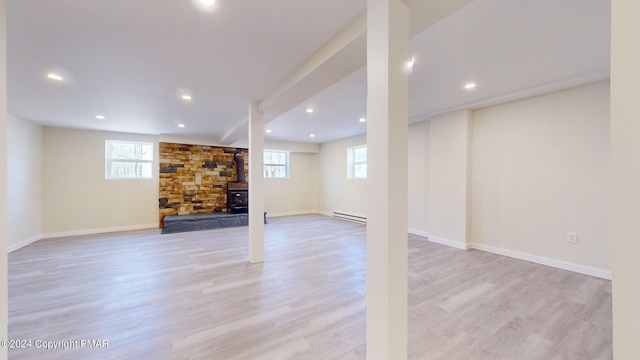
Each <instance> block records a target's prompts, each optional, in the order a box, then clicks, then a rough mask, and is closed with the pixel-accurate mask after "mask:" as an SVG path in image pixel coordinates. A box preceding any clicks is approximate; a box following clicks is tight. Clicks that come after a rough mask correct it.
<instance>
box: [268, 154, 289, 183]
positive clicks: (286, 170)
mask: <svg viewBox="0 0 640 360" xmlns="http://www.w3.org/2000/svg"><path fill="white" fill-rule="evenodd" d="M265 152H279V153H284V154H285V157H286V160H285V164H284V165H283V164H270V163H266V162H264V161H263V163H262V176H263V177H264V178H265V179H271V180H288V179H290V171H291V157H290V152H289V151H285V150H272V149H264V150H263V152H262V158H263V159H264V153H265ZM265 166H284V168H285V174H286V175H285V176H284V177H267V176H264V168H265Z"/></svg>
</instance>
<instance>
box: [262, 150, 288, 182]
mask: <svg viewBox="0 0 640 360" xmlns="http://www.w3.org/2000/svg"><path fill="white" fill-rule="evenodd" d="M263 169H264V177H265V178H272V179H288V178H289V153H288V152H287V151H273V150H265V151H264V167H263Z"/></svg>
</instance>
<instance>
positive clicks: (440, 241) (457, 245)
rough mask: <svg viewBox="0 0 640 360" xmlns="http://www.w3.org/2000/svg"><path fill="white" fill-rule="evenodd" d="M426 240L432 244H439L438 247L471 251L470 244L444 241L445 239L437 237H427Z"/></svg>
mask: <svg viewBox="0 0 640 360" xmlns="http://www.w3.org/2000/svg"><path fill="white" fill-rule="evenodd" d="M427 240H429V241H431V242H434V243H436V244H440V245H446V246H449V247H452V248H456V249H460V250H469V249H471V244H465V243H460V242H457V241H453V240H449V239H445V238H441V237H437V236H433V235H431V236H429V237H428V238H427Z"/></svg>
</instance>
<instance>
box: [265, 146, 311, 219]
mask: <svg viewBox="0 0 640 360" xmlns="http://www.w3.org/2000/svg"><path fill="white" fill-rule="evenodd" d="M270 149H271V150H282V149H276V148H273V147H271V148H270ZM317 159H318V155H317V154H310V153H296V152H292V153H290V154H289V161H290V167H289V178H288V179H269V178H265V179H264V189H265V191H264V210H265V211H266V212H267V213H268V216H286V215H296V214H309V213H315V212H317V209H318V181H317V179H318V171H317V168H318V161H317Z"/></svg>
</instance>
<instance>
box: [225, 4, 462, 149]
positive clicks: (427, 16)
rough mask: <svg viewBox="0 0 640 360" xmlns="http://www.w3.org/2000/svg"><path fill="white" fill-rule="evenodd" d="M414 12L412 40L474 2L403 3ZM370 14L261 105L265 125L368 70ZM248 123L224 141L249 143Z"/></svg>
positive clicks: (357, 20) (339, 35) (239, 125)
mask: <svg viewBox="0 0 640 360" xmlns="http://www.w3.org/2000/svg"><path fill="white" fill-rule="evenodd" d="M403 1H405V3H407V4H408V5H410V6H411V8H410V31H409V33H410V36H411V37H413V36H414V35H415V34H417V33H419V32H422V31H424V30H425V29H427V28H428V27H430V26H431V25H433V24H435V23H437V22H438V21H440V20H442V19H444V18H445V17H447V16H449V15H451V14H452V13H454V12H455V11H457V10H458V9H460V8H462V7H463V6H465V5H467V4H469V3H471V2H472V1H473V0H403ZM366 29H367V14H366V11H365V12H363V13H362V14H361V15H359V16H357V17H356V18H355V19H354V20H353V21H352V22H351V23H350V24H349V25H347V26H346V27H344V28H343V29H342V30H340V31H339V32H338V33H337V34H336V35H335V36H334V37H333V38H331V39H330V40H329V41H327V42H326V43H325V44H324V45H323V46H322V47H320V48H319V49H318V50H317V51H316V52H315V53H314V54H313V55H311V56H310V57H309V58H308V59H307V60H305V61H304V62H303V63H302V65H300V66H299V67H298V69H296V70H295V71H294V72H293V73H291V75H289V76H288V77H287V78H286V79H285V80H284V81H283V82H282V83H281V84H280V85H278V86H277V87H276V88H275V89H273V90H272V91H271V92H270V93H269V94H268V95H266V96H265V97H264V98H263V99H262V101H260V108H259V110H260V112H262V113H263V116H264V124H267V123H269V122H270V121H271V120H274V119H275V118H277V117H278V116H280V115H282V114H284V113H286V112H287V111H289V110H291V109H292V108H294V107H296V106H298V105H300V104H301V103H302V102H304V101H306V100H308V99H309V98H311V97H313V96H314V95H316V94H318V93H319V92H321V91H322V90H324V89H326V88H327V87H329V86H330V85H333V84H334V83H336V82H338V81H340V80H342V79H343V78H344V77H346V76H347V75H349V74H352V73H353V72H354V71H356V70H358V69H361V68H362V67H364V66H366V63H367V58H366V36H365V34H366ZM247 129H248V127H247V119H246V118H245V119H243V120H242V121H240V122H238V123H236V125H234V126H233V127H232V128H230V129H229V130H227V131H226V132H225V134H224V135H223V136H222V137H221V139H220V141H219V142H220V144H232V143H234V142H236V141H239V140H243V139H246V133H247Z"/></svg>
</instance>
